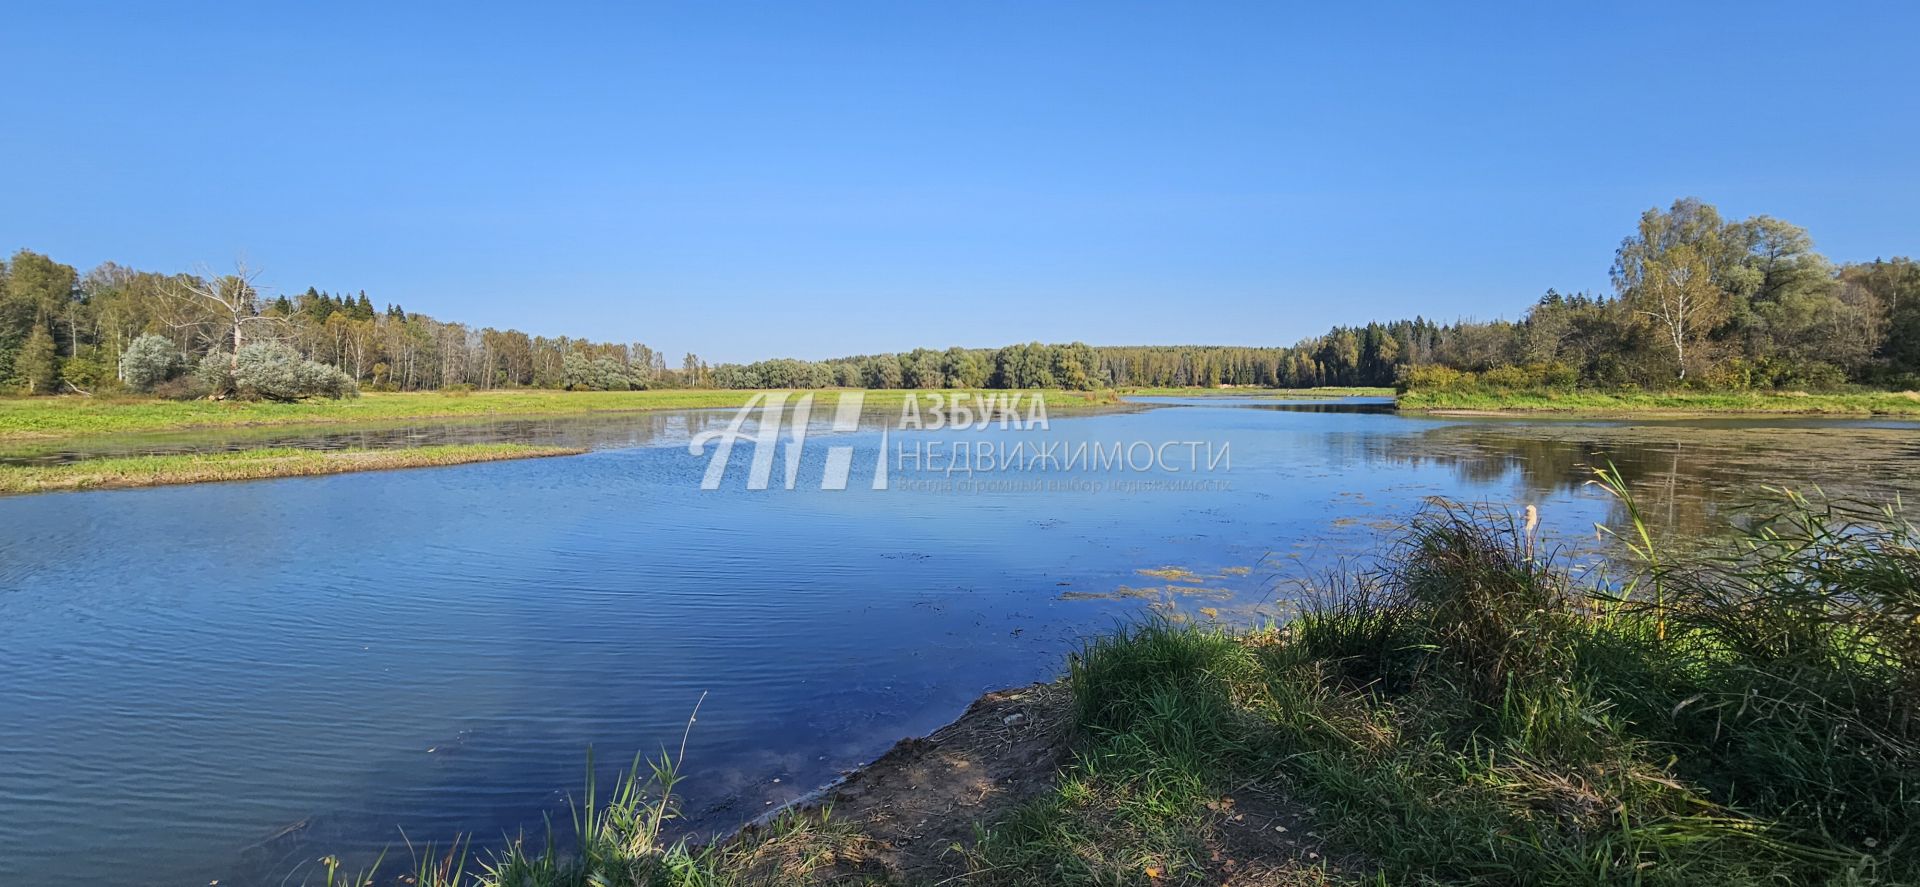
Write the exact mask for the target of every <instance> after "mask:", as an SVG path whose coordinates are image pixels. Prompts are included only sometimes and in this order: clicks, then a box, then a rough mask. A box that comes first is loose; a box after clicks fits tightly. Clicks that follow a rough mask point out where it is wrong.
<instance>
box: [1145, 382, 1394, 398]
mask: <svg viewBox="0 0 1920 887" xmlns="http://www.w3.org/2000/svg"><path fill="white" fill-rule="evenodd" d="M1120 393H1122V394H1125V395H1127V396H1130V397H1268V398H1280V399H1287V398H1323V397H1325V398H1333V397H1392V396H1393V389H1392V388H1376V387H1370V386H1365V385H1356V386H1353V387H1348V388H1340V387H1321V388H1256V387H1252V386H1233V387H1228V388H1202V387H1189V388H1150V387H1148V388H1123V389H1121V390H1120Z"/></svg>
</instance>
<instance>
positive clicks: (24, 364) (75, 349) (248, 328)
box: [0, 199, 1920, 399]
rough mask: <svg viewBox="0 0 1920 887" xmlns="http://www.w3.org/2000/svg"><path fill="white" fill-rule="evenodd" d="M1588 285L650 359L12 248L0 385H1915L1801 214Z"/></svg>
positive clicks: (285, 394) (323, 298) (1687, 236)
mask: <svg viewBox="0 0 1920 887" xmlns="http://www.w3.org/2000/svg"><path fill="white" fill-rule="evenodd" d="M1612 280H1613V291H1612V292H1611V293H1605V294H1588V293H1577V294H1572V295H1564V294H1561V293H1558V292H1555V291H1553V290H1548V291H1547V293H1546V295H1545V296H1543V297H1541V298H1540V299H1539V300H1538V301H1537V302H1536V303H1534V304H1533V305H1532V306H1531V307H1529V308H1528V309H1527V310H1526V311H1525V313H1524V314H1523V315H1522V316H1521V318H1520V319H1519V320H1517V321H1507V320H1494V321H1485V322H1478V321H1456V322H1452V323H1438V322H1435V321H1432V320H1428V319H1425V318H1414V319H1412V320H1396V321H1391V322H1386V323H1369V324H1367V325H1365V326H1357V327H1336V328H1334V329H1332V330H1329V331H1328V332H1327V333H1326V334H1324V335H1320V336H1315V337H1312V338H1309V339H1306V340H1304V341H1301V342H1299V343H1296V344H1294V345H1292V346H1288V347H1271V348H1259V347H1226V346H1217V347H1216V346H1143V347H1126V346H1100V347H1095V346H1088V345H1084V344H1080V343H1073V344H1070V345H1048V344H1041V343H1037V342H1036V343H1031V344H1023V345H1011V346H1007V347H1004V348H998V349H966V348H949V349H946V350H944V351H936V350H930V349H917V350H914V351H910V352H905V353H899V354H879V355H865V356H858V357H847V358H838V359H833V360H825V361H801V360H790V359H777V360H766V361H760V362H757V363H752V364H745V365H741V364H721V365H717V366H713V365H708V364H707V363H705V362H704V361H701V360H700V359H699V358H698V357H696V356H695V355H692V354H687V355H685V356H684V357H683V358H682V359H681V360H679V361H676V362H674V363H672V364H669V362H668V360H667V358H666V356H665V355H663V354H661V353H659V352H656V351H654V350H653V349H651V348H649V347H647V346H646V345H643V344H640V343H619V342H595V341H591V340H588V339H571V338H567V337H565V336H561V337H557V338H548V337H545V336H532V335H528V334H527V333H523V332H520V331H518V330H497V329H493V328H482V329H475V328H473V327H471V326H468V325H465V324H461V323H456V322H447V321H440V320H435V319H433V318H431V317H428V316H426V315H424V314H418V313H408V312H407V311H406V310H405V309H403V308H402V307H400V306H399V305H397V304H385V305H383V306H380V307H376V306H375V304H374V301H373V300H372V299H371V298H370V297H369V296H368V295H367V294H366V293H365V292H358V293H329V292H321V291H318V290H315V289H311V288H309V289H308V290H306V291H305V292H302V293H299V294H298V295H294V296H287V295H285V294H278V295H270V294H267V293H262V292H260V291H259V290H258V289H257V288H256V285H255V277H254V275H252V274H250V273H249V272H248V271H247V270H246V269H244V268H241V269H237V270H236V272H235V273H232V274H227V275H219V276H213V275H192V274H163V273H156V272H150V271H136V270H133V269H129V268H124V267H121V266H119V265H116V264H112V263H108V264H104V265H101V266H100V267H98V268H94V269H93V270H91V271H88V272H86V273H84V274H82V273H79V272H77V271H76V269H74V268H73V267H72V266H69V265H64V264H61V263H59V262H57V261H54V260H53V259H51V258H48V257H46V256H43V255H40V254H37V253H33V252H30V251H26V250H22V251H20V252H18V253H16V254H14V256H13V257H12V259H11V260H9V261H7V262H4V263H0V386H4V387H6V388H10V389H12V390H16V391H20V392H23V393H30V394H54V393H81V394H92V393H96V392H111V391H117V390H134V391H151V392H155V393H158V394H162V395H167V396H175V397H200V396H223V395H228V394H234V395H241V396H262V397H268V398H274V399H291V398H297V397H304V396H312V395H333V396H339V395H342V394H350V393H353V392H355V391H358V390H359V389H361V388H372V389H375V390H430V389H442V388H456V387H457V388H483V389H485V388H519V387H537V388H575V389H592V390H622V389H640V388H654V387H725V388H807V387H829V386H846V387H855V386H863V387H869V388H902V387H905V388H939V387H950V388H978V387H991V388H1054V387H1059V388H1079V389H1085V388H1099V387H1106V386H1189V385H1203V386H1214V385H1264V386H1279V387H1312V386H1320V385H1393V384H1400V385H1403V386H1407V385H1411V386H1414V387H1431V388H1444V387H1450V386H1460V385H1478V386H1498V387H1565V388H1571V387H1609V388H1620V387H1646V388H1672V387H1698V388H1713V389H1747V388H1805V389H1824V388H1832V387H1837V386H1842V385H1846V384H1849V383H1854V384H1868V385H1881V386H1891V387H1900V388H1908V389H1912V388H1920V263H1916V262H1914V261H1912V260H1910V259H1904V258H1898V259H1891V260H1875V261H1873V262H1868V263H1859V264H1848V265H1838V266H1836V265H1834V264H1833V263H1831V262H1829V261H1828V260H1827V259H1826V258H1825V257H1823V256H1821V255H1820V254H1819V253H1818V252H1816V251H1815V250H1814V248H1813V241H1812V239H1811V238H1810V237H1809V236H1808V234H1807V232H1806V231H1805V230H1804V229H1801V228H1799V227H1796V226H1794V225H1791V224H1788V223H1786V222H1783V221H1780V220H1778V219H1774V218H1770V217H1766V216H1759V217H1755V218H1751V219H1746V220H1742V221H1727V220H1723V219H1722V218H1721V217H1720V214H1719V213H1718V212H1717V211H1716V210H1715V209H1714V208H1713V207H1712V206H1710V205H1708V204H1704V203H1701V202H1700V201H1698V200H1693V199H1685V200H1680V201H1677V202H1675V203H1674V204H1673V206H1672V207H1670V208H1669V209H1666V210H1658V209H1653V210H1648V211H1647V213H1646V214H1645V215H1644V216H1643V217H1642V218H1641V220H1640V224H1639V226H1638V229H1637V230H1636V231H1635V232H1634V233H1633V234H1632V235H1630V236H1628V237H1627V238H1626V239H1625V240H1624V241H1623V242H1622V244H1621V245H1620V248H1619V250H1618V251H1617V252H1616V254H1615V261H1614V265H1613V268H1612Z"/></svg>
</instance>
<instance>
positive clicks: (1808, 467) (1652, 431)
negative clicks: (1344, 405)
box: [1359, 420, 1920, 538]
mask: <svg viewBox="0 0 1920 887" xmlns="http://www.w3.org/2000/svg"><path fill="white" fill-rule="evenodd" d="M1359 443H1360V445H1361V446H1363V447H1364V448H1365V450H1366V452H1367V453H1368V454H1369V456H1370V457H1371V458H1373V459H1376V460H1380V461H1385V462H1391V463H1399V464H1406V465H1412V466H1416V467H1418V466H1428V465H1432V466H1442V467H1445V468H1447V469H1448V470H1450V471H1451V472H1452V473H1453V475H1454V476H1455V478H1457V479H1458V480H1459V481H1460V482H1461V483H1463V484H1467V485H1471V486H1475V487H1486V486H1489V485H1494V484H1512V485H1514V486H1515V487H1516V488H1517V489H1518V490H1519V491H1521V492H1522V494H1523V496H1524V497H1525V498H1528V499H1533V500H1544V499H1548V498H1553V497H1557V496H1565V495H1568V494H1570V493H1572V492H1574V491H1576V490H1578V489H1579V488H1582V487H1584V486H1586V485H1587V484H1588V483H1589V482H1590V481H1592V480H1593V479H1594V470H1595V469H1596V468H1603V467H1609V466H1610V467H1612V468H1613V469H1614V470H1617V471H1618V472H1619V474H1620V476H1621V477H1622V478H1623V479H1624V480H1625V481H1626V482H1627V483H1628V485H1629V486H1630V487H1631V488H1632V489H1633V491H1634V493H1635V496H1636V497H1637V498H1638V500H1639V504H1640V506H1641V509H1642V511H1643V512H1644V516H1646V517H1648V518H1650V519H1652V520H1653V521H1654V522H1655V523H1656V525H1657V528H1659V529H1661V530H1663V531H1664V532H1665V533H1666V534H1667V535H1669V536H1672V537H1676V538H1687V537H1705V536H1712V535H1716V534H1718V533H1721V532H1723V531H1724V530H1725V529H1726V528H1727V526H1728V525H1729V522H1730V521H1732V520H1734V519H1735V517H1736V516H1737V515H1738V514H1739V513H1740V512H1741V511H1742V510H1744V509H1746V508H1747V507H1749V506H1751V505H1753V504H1755V503H1756V502H1759V501H1762V500H1764V499H1766V498H1768V497H1769V496H1770V495H1771V494H1770V493H1768V491H1767V488H1769V487H1772V488H1786V489H1796V490H1801V491H1806V492H1811V491H1812V490H1814V489H1815V488H1818V489H1821V490H1823V491H1824V492H1826V493H1827V494H1829V495H1833V496H1840V497H1848V498H1856V499H1863V500H1867V501H1874V502H1886V501H1891V500H1892V499H1893V498H1894V497H1896V496H1898V495H1899V494H1900V493H1901V491H1903V490H1904V491H1911V490H1914V489H1916V488H1920V426H1914V425H1905V426H1901V425H1898V424H1893V423H1818V422H1808V421H1804V420H1784V421H1775V422H1773V423H1771V424H1754V423H1752V422H1751V421H1750V420H1749V421H1746V422H1740V423H1728V422H1701V423H1678V422H1672V423H1625V422H1577V421H1564V420H1563V421H1552V420H1547V421H1534V422H1530V423H1519V422H1512V421H1497V422H1464V423H1444V424H1435V425H1433V427H1429V428H1427V429H1425V430H1424V431H1421V432H1420V433H1417V434H1407V435H1364V436H1363V437H1362V438H1361V439H1360V440H1359ZM1607 520H1608V523H1610V524H1613V525H1619V524H1621V523H1623V522H1624V521H1625V520H1626V515H1625V513H1624V509H1623V508H1621V507H1619V506H1618V503H1615V507H1614V508H1613V509H1611V510H1610V511H1609V513H1608V517H1607Z"/></svg>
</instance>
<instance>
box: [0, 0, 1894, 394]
mask: <svg viewBox="0 0 1920 887" xmlns="http://www.w3.org/2000/svg"><path fill="white" fill-rule="evenodd" d="M166 6H167V7H172V8H165V7H163V5H162V4H146V3H138V4H136V3H125V4H94V3H84V2H73V3H69V2H60V3H35V4H19V5H16V7H15V8H13V9H10V10H9V12H8V13H7V15H6V17H5V27H4V28H0V87H4V92H3V93H0V94H3V95H4V100H3V104H0V121H4V123H0V249H5V250H7V251H9V252H10V251H11V250H13V249H15V248H18V247H29V248H32V249H35V250H39V251H42V252H47V253H50V254H52V255H54V256H55V257H57V258H59V259H61V260H63V261H66V262H69V263H72V264H75V265H79V266H81V267H83V268H84V267H88V266H91V265H93V264H96V263H98V262H101V261H104V260H109V259H111V260H114V261H118V262H121V263H122V264H129V265H133V266H135V267H141V268H150V269H155V270H182V269H188V268H192V267H195V266H199V265H208V266H213V267H219V266H222V265H225V264H229V263H231V261H232V260H233V259H234V258H235V257H236V256H244V257H246V259H247V260H248V261H249V263H250V264H252V265H255V266H258V267H260V268H262V269H264V277H263V281H264V282H265V283H266V284H268V285H269V286H270V287H274V288H278V289H280V290H284V291H287V292H298V291H301V290H304V289H305V288H306V287H308V286H318V287H320V288H323V289H333V290H360V289H365V290H366V291H367V292H368V293H369V295H370V296H371V297H372V298H373V299H374V301H375V302H377V303H385V302H392V301H397V302H400V303H401V304H403V305H405V306H406V307H407V308H409V309H412V310H418V311H424V312H426V313H429V314H432V315H434V316H436V317H440V318H442V319H450V320H464V321H467V322H471V323H475V324H479V325H493V326H500V327H508V326H512V327H518V328H520V329H523V330H527V331H529V332H533V333H540V334H549V335H559V334H570V335H586V336H591V337H594V338H599V339H613V340H620V341H643V342H646V343H648V344H650V345H653V346H655V347H657V348H661V349H664V350H667V351H670V352H672V353H674V354H676V355H677V354H679V353H681V352H683V351H687V350H692V351H696V352H698V353H699V354H700V355H701V356H703V357H705V358H708V359H710V360H750V359H755V358H760V357H771V356H795V357H807V358H818V357H827V356H833V355H838V354H847V353H867V352H874V351H891V350H905V349H908V348H913V347H917V346H927V347H944V346H946V345H951V344H960V345H969V346H987V345H999V344H1005V343H1008V342H1014V341H1023V340H1029V339H1041V340H1047V341H1066V340H1073V339H1079V340H1084V341H1087V342H1091V343H1094V344H1138V343H1189V342H1205V343H1221V344H1290V343H1292V342H1293V341H1295V340H1297V339H1298V338H1300V337H1302V336H1305V335H1309V334H1313V333H1317V332H1320V331H1322V330H1324V329H1325V328H1326V327H1327V326H1329V325H1331V324H1333V323H1336V322H1365V321H1367V320H1372V319H1388V318H1392V317H1399V316H1408V315H1412V314H1415V313H1421V314H1425V315H1427V316H1429V317H1437V318H1441V319H1453V318H1457V317H1480V318H1487V317H1494V316H1508V317H1513V316H1517V314H1518V313H1519V311H1520V310H1521V309H1522V308H1523V307H1524V305H1525V304H1527V303H1528V302H1530V301H1531V300H1532V299H1533V298H1535V297H1536V296H1538V295H1539V293H1540V292H1542V291H1543V290H1545V289H1546V288H1547V287H1550V286H1551V287H1556V288H1559V289H1561V290H1563V291H1564V290H1578V289H1583V288H1592V289H1601V288H1604V287H1605V286H1606V285H1607V284H1606V281H1607V277H1606V272H1607V265H1608V262H1609V261H1610V259H1611V256H1612V250H1613V248H1614V247H1615V246H1617V245H1618V243H1619V240H1620V238H1621V237H1622V236H1624V235H1625V234H1626V233H1628V232H1629V231H1630V230H1631V228H1632V226H1633V223H1634V220H1635V219H1636V217H1637V215H1638V213H1639V212H1640V211H1641V210H1644V209H1645V208H1647V207H1649V206H1653V205H1656V204H1658V205H1663V206H1664V205H1665V204H1667V203H1669V202H1670V201H1671V200H1672V199H1673V198H1675V197H1678V196H1682V195H1698V196H1700V197H1702V198H1703V199H1706V200H1707V201H1709V202H1712V203H1715V204H1718V205H1719V206H1720V207H1721V209H1722V211H1723V212H1725V213H1727V214H1729V215H1732V216H1746V215H1752V214H1758V213H1767V214H1771V215H1775V216H1779V217H1781V218H1785V219H1787V220H1789V221H1792V222H1795V223H1797V224H1800V225H1803V226H1806V227H1807V228H1809V229H1810V230H1811V231H1812V233H1813V235H1814V237H1815V240H1816V242H1817V243H1818V245H1819V246H1820V248H1821V249H1822V250H1823V251H1825V252H1826V253H1827V254H1828V255H1830V256H1832V257H1834V258H1836V259H1841V260H1854V259H1871V258H1873V257H1875V256H1880V255H1895V254H1907V255H1911V254H1914V253H1916V252H1920V113H1916V112H1917V111H1920V99H1916V96H1917V95H1920V73H1916V72H1917V71H1920V69H1916V68H1915V66H1914V65H1913V62H1912V45H1911V41H1912V40H1913V39H1914V37H1913V35H1914V34H1915V33H1916V32H1920V7H1916V6H1915V5H1913V4H1892V3H1889V4H1884V5H1847V4H1837V5H1836V4H1812V3H1809V4H1805V5H1801V6H1778V5H1769V4H1764V3H1738V4H1732V3H1729V4H1705V3H1698V4H1696V3H1673V2H1664V3H1658V4H1649V5H1644V6H1637V7H1634V6H1628V5H1624V4H1611V3H1609V4H1579V7H1580V8H1573V7H1574V5H1573V4H1514V5H1512V6H1509V7H1507V8H1495V7H1493V6H1490V5H1489V6H1485V7H1478V8H1474V9H1471V10H1468V9H1465V8H1464V7H1465V6H1466V4H1431V3H1420V4H1407V5H1388V4H1375V3H1351V4H1333V3H1326V4H1312V5H1306V4H1302V5H1299V6H1292V7H1288V6H1285V5H1282V4H1277V3H1248V4H1218V3H1205V4H1203V3H1122V2H1106V3H1089V4H1083V5H1068V4H1054V3H1033V2H1009V3H998V2H967V3H957V2H942V3H899V2H876V3H853V2H835V3H817V4H801V3H781V4H771V3H770V4H764V5H762V4H752V3H698V4H695V3H683V4H607V5H604V6H576V5H566V6H546V5H538V6H537V5H535V4H515V5H498V6H496V5H490V4H484V3H450V4H444V5H437V6H430V5H427V4H397V3H396V4H372V5H364V6H362V5H354V4H343V3H330V4H308V5H302V6H296V5H295V4H233V5H222V4H208V3H180V4H168V5H166ZM403 7H404V8H403ZM1448 7H1460V8H1448ZM1553 7H1567V8H1553Z"/></svg>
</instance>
